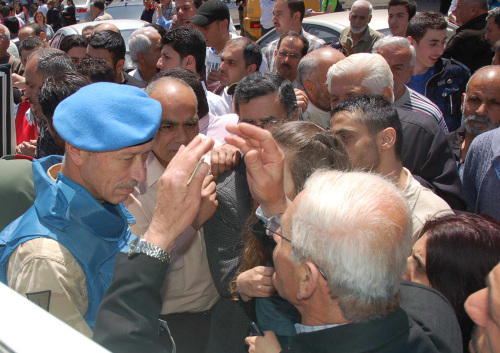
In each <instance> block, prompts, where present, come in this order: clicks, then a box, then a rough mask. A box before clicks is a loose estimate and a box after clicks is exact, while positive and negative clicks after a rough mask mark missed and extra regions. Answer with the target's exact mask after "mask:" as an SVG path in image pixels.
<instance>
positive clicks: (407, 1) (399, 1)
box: [388, 0, 417, 20]
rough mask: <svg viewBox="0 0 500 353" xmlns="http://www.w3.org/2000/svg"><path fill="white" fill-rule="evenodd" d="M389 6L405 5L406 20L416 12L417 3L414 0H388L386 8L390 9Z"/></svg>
mask: <svg viewBox="0 0 500 353" xmlns="http://www.w3.org/2000/svg"><path fill="white" fill-rule="evenodd" d="M391 6H405V7H406V11H408V20H411V19H412V18H413V16H415V14H416V13H417V3H416V2H415V0H391V1H389V6H388V8H389V9H390V8H391Z"/></svg>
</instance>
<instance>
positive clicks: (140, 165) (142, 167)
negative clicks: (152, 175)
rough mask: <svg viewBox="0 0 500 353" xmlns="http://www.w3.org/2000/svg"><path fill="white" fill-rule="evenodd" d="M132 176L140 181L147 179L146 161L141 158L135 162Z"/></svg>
mask: <svg viewBox="0 0 500 353" xmlns="http://www.w3.org/2000/svg"><path fill="white" fill-rule="evenodd" d="M130 177H131V178H132V179H133V180H136V181H137V182H138V183H142V182H144V181H146V162H144V161H143V160H142V159H140V158H139V159H138V161H137V162H136V163H135V164H134V167H133V169H132V172H131V175H130Z"/></svg>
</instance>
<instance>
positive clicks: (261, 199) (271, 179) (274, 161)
mask: <svg viewBox="0 0 500 353" xmlns="http://www.w3.org/2000/svg"><path fill="white" fill-rule="evenodd" d="M226 129H227V131H229V132H230V133H232V134H233V135H237V136H239V137H237V136H226V141H227V142H228V143H230V144H231V145H233V146H235V147H237V148H239V149H240V151H241V153H243V154H244V155H245V164H246V166H247V180H248V186H249V187H250V192H251V193H252V196H253V198H254V199H255V201H257V202H258V203H259V204H260V205H261V207H262V211H263V212H264V214H265V215H266V216H268V217H270V216H273V215H276V214H278V213H284V212H285V210H286V208H287V207H288V200H287V198H286V196H285V191H284V189H283V167H284V164H285V155H284V154H283V151H282V150H281V149H280V148H279V147H278V145H277V144H276V141H274V138H273V136H272V135H271V133H270V132H269V131H267V130H264V129H261V128H259V127H257V126H254V125H250V124H246V123H240V124H238V125H227V127H226Z"/></svg>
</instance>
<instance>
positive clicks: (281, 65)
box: [280, 63, 292, 69]
mask: <svg viewBox="0 0 500 353" xmlns="http://www.w3.org/2000/svg"><path fill="white" fill-rule="evenodd" d="M280 67H286V68H288V69H291V68H292V67H291V66H290V64H287V63H283V64H280Z"/></svg>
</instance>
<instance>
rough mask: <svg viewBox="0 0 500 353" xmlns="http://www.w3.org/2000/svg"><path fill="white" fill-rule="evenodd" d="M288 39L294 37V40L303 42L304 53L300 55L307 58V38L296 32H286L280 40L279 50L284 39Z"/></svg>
mask: <svg viewBox="0 0 500 353" xmlns="http://www.w3.org/2000/svg"><path fill="white" fill-rule="evenodd" d="M286 37H293V38H298V39H300V40H301V41H302V44H303V46H302V52H301V53H300V54H301V55H302V57H304V56H306V54H307V52H308V51H309V42H308V41H307V39H306V37H304V36H302V35H300V34H298V33H297V32H294V31H286V32H285V33H283V34H282V35H281V37H280V39H279V40H278V46H277V47H276V48H277V49H279V48H280V46H281V42H282V41H283V39H285V38H286Z"/></svg>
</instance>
